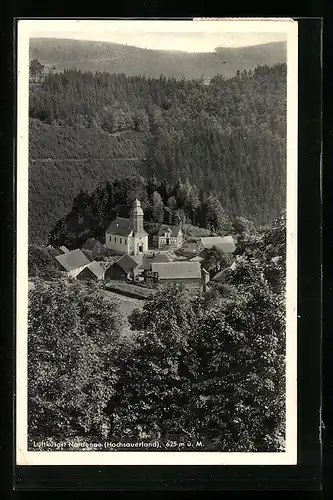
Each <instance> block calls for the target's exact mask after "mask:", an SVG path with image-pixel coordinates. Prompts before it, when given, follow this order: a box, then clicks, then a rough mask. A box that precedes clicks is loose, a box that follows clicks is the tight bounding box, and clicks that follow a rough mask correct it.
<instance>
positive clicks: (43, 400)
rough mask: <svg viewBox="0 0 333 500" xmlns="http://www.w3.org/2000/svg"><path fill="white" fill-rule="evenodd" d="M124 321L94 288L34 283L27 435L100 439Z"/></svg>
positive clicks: (112, 387)
mask: <svg viewBox="0 0 333 500" xmlns="http://www.w3.org/2000/svg"><path fill="white" fill-rule="evenodd" d="M122 325H123V318H122V315H121V313H120V309H119V306H118V305H117V304H116V303H113V302H112V301H106V300H105V299H104V296H103V293H102V292H101V290H99V289H98V287H96V286H95V285H91V286H90V287H85V286H83V285H82V284H81V283H79V282H70V281H68V280H66V279H60V280H58V281H54V282H52V284H50V285H47V284H46V283H45V282H44V281H42V280H40V279H37V280H36V282H35V287H34V289H33V290H31V291H30V292H29V330H28V349H29V350H28V353H29V363H28V370H29V373H28V380H29V388H28V391H29V392H28V397H29V437H30V439H33V438H42V439H45V438H58V439H64V438H70V437H71V436H77V435H79V436H85V435H87V434H88V435H89V436H96V435H97V436H99V435H100V426H101V424H102V423H103V421H104V420H103V419H104V413H103V408H104V407H105V405H106V403H107V401H108V400H109V398H110V397H111V396H112V394H113V391H114V383H115V380H116V360H117V353H118V351H119V345H120V344H119V341H120V333H121V329H122Z"/></svg>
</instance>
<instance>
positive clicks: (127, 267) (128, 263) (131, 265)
mask: <svg viewBox="0 0 333 500" xmlns="http://www.w3.org/2000/svg"><path fill="white" fill-rule="evenodd" d="M115 264H117V265H118V266H119V267H121V269H123V271H125V272H126V273H129V272H130V271H131V270H132V269H135V268H136V267H138V265H139V264H138V263H137V262H136V261H135V260H134V259H132V257H130V256H129V255H128V254H127V253H125V254H124V255H122V256H121V257H120V259H118V260H116V262H114V263H113V264H112V265H113V266H114V265H115Z"/></svg>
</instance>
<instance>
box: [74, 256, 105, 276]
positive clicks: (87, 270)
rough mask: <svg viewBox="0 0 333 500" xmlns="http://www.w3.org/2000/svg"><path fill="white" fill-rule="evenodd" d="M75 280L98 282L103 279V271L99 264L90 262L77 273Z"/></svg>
mask: <svg viewBox="0 0 333 500" xmlns="http://www.w3.org/2000/svg"><path fill="white" fill-rule="evenodd" d="M76 279H78V280H82V281H100V280H102V279H104V269H103V268H102V266H101V265H100V263H99V262H96V261H93V262H90V264H88V265H87V266H86V267H84V268H83V269H82V271H80V272H79V274H78V275H77V276H76Z"/></svg>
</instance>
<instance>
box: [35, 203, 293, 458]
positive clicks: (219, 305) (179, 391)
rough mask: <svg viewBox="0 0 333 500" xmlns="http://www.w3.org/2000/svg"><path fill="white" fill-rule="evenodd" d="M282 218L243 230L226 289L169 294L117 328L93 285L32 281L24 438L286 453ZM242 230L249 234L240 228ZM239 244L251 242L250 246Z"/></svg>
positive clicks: (171, 289)
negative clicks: (127, 333) (192, 443)
mask: <svg viewBox="0 0 333 500" xmlns="http://www.w3.org/2000/svg"><path fill="white" fill-rule="evenodd" d="M285 223H286V221H285V214H284V213H283V214H282V215H281V217H280V218H279V219H278V220H276V221H275V222H274V223H273V224H271V225H270V226H267V227H263V228H261V229H256V231H255V232H253V231H252V229H251V228H250V229H251V230H249V233H246V232H245V231H244V234H243V239H242V245H243V246H240V247H239V249H238V259H237V261H236V267H235V269H233V270H232V271H230V275H229V278H228V282H227V283H226V284H223V285H217V286H214V287H213V286H212V287H209V290H208V291H207V293H202V292H200V291H194V292H193V293H188V290H186V288H185V287H184V286H179V285H169V286H164V287H161V288H160V289H158V290H157V292H156V294H155V296H154V298H153V299H152V300H150V301H146V302H145V304H144V306H143V308H142V309H141V310H135V311H133V313H132V314H131V316H130V317H129V321H130V324H131V327H132V329H133V330H135V334H134V335H133V338H132V343H131V347H128V345H126V346H125V347H124V346H123V344H122V343H121V342H120V339H121V329H122V328H123V318H122V317H121V316H120V315H119V308H118V306H117V305H116V304H114V303H113V302H106V301H105V300H104V297H103V295H102V292H101V290H99V289H98V287H96V285H92V287H91V288H85V287H84V286H83V285H82V284H80V283H75V282H73V283H71V282H68V281H66V280H59V281H55V282H54V283H52V284H51V286H47V285H46V284H44V283H43V282H42V281H40V280H37V281H36V287H35V289H34V290H33V291H31V292H30V297H29V299H30V307H29V406H30V408H29V410H30V411H29V419H30V420H29V427H30V429H29V431H30V432H29V435H30V437H39V438H45V437H53V438H56V437H58V438H62V439H64V438H68V437H71V436H74V435H75V436H76V437H82V436H89V437H90V438H91V439H92V438H94V439H95V440H98V439H99V440H102V438H103V436H102V433H101V424H103V423H104V422H107V423H108V425H109V426H110V427H111V433H110V435H109V437H112V439H121V440H124V439H126V440H131V441H136V440H138V439H143V438H147V439H167V438H171V439H172V438H174V437H176V436H177V439H178V440H179V439H180V438H182V439H186V438H188V440H198V441H201V442H203V445H204V447H205V449H207V450H221V451H233V452H242V451H252V452H267V451H281V450H283V447H284V436H285V417H286V415H285V285H286V282H285V264H286V258H285V250H286V242H285V239H286V227H285ZM245 226H246V227H248V225H247V224H245ZM246 242H247V243H248V244H246Z"/></svg>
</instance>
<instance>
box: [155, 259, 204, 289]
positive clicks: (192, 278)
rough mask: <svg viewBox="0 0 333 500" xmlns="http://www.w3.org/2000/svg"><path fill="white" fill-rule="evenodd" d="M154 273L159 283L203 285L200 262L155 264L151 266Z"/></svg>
mask: <svg viewBox="0 0 333 500" xmlns="http://www.w3.org/2000/svg"><path fill="white" fill-rule="evenodd" d="M150 271H151V272H152V273H157V274H156V275H155V276H157V278H158V282H159V283H165V282H172V283H184V284H185V283H186V284H198V285H201V283H202V274H201V266H200V263H199V262H155V263H152V264H151V266H150Z"/></svg>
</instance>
